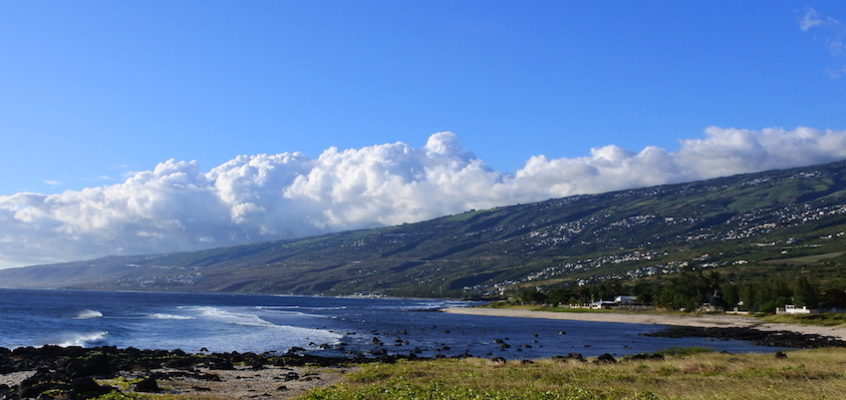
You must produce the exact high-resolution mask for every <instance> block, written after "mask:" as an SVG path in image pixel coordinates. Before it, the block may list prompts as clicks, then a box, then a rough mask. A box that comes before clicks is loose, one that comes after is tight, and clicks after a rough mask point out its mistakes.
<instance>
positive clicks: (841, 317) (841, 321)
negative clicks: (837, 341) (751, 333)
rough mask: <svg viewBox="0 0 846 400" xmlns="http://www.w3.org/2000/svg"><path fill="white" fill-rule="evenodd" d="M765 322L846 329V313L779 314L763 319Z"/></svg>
mask: <svg viewBox="0 0 846 400" xmlns="http://www.w3.org/2000/svg"><path fill="white" fill-rule="evenodd" d="M761 320H763V321H764V322H772V323H780V324H800V325H819V326H842V327H846V313H821V314H779V315H767V316H763V317H761Z"/></svg>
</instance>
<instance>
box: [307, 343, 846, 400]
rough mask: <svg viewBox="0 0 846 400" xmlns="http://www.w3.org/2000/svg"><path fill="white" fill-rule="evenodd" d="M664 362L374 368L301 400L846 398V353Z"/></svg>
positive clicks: (685, 356)
mask: <svg viewBox="0 0 846 400" xmlns="http://www.w3.org/2000/svg"><path fill="white" fill-rule="evenodd" d="M667 354H668V356H667V358H666V359H665V360H661V361H625V362H619V363H616V364H595V363H592V362H588V363H581V362H575V361H559V360H536V361H535V362H534V363H532V364H521V363H519V362H508V363H506V364H505V365H500V364H496V363H492V362H490V361H488V360H483V359H463V360H453V359H442V360H430V361H401V362H398V363H396V364H378V363H377V364H370V365H366V366H363V367H361V368H360V369H359V370H357V371H354V372H351V373H349V374H347V376H346V377H345V379H344V382H343V383H342V384H339V385H337V386H334V387H327V388H319V389H316V390H313V391H311V392H310V393H308V394H306V395H304V396H303V397H301V398H300V399H301V400H365V399H367V400H389V399H390V400H394V399H398V400H463V399H478V400H498V399H517V400H540V399H544V400H546V399H555V400H558V399H572V400H595V399H650V400H654V399H682V400H683V399H723V400H730V399H744V400H746V399H749V400H764V399H774V398H778V399H809V400H810V399H815V400H816V399H840V398H842V394H843V393H846V370H844V369H843V368H841V367H834V366H836V365H843V364H844V363H846V349H839V348H838V349H831V348H830V349H820V350H803V351H792V352H788V358H786V359H777V358H775V357H774V356H773V355H772V354H741V355H737V354H721V353H708V352H703V351H701V350H699V349H696V350H691V349H675V350H672V351H669V352H667Z"/></svg>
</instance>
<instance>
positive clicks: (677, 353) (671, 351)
mask: <svg viewBox="0 0 846 400" xmlns="http://www.w3.org/2000/svg"><path fill="white" fill-rule="evenodd" d="M713 351H714V350H713V349H709V348H706V347H668V348H666V349H664V350H661V351H659V352H658V353H660V354H662V355H664V356H673V357H684V356H692V355H694V354H701V353H711V352H713Z"/></svg>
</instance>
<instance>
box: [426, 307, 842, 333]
mask: <svg viewBox="0 0 846 400" xmlns="http://www.w3.org/2000/svg"><path fill="white" fill-rule="evenodd" d="M441 311H442V312H446V313H451V314H465V315H479V316H489V317H513V318H543V319H560V320H570V321H587V322H616V323H626V324H646V325H668V326H686V327H699V328H755V329H758V330H762V331H790V332H795V333H800V334H804V335H821V336H831V337H834V338H837V339H840V340H846V328H841V327H828V326H813V325H797V324H777V323H766V322H763V321H761V320H758V319H755V318H751V317H742V316H736V315H714V314H691V315H674V314H649V313H609V312H602V313H591V312H585V313H569V312H551V311H532V310H520V309H508V308H478V307H463V308H444V309H442V310H441Z"/></svg>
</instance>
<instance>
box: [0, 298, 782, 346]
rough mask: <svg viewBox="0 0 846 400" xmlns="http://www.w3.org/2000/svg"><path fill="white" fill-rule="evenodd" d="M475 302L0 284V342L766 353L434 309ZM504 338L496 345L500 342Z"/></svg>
mask: <svg viewBox="0 0 846 400" xmlns="http://www.w3.org/2000/svg"><path fill="white" fill-rule="evenodd" d="M475 304H477V303H472V302H463V301H453V300H433V299H384V298H380V299H374V298H346V297H315V296H273V295H241V294H198V293H149V292H100V291H68V290H18V289H0V347H7V348H15V347H21V346H41V345H44V344H56V345H60V346H85V347H93V346H103V345H114V346H119V347H130V346H131V347H136V348H142V349H177V348H178V349H182V350H184V351H187V352H197V351H199V350H200V349H201V348H206V349H208V350H209V351H213V352H228V351H238V352H247V351H251V352H285V351H287V350H288V349H290V348H291V347H295V346H296V347H301V348H304V349H306V350H307V351H308V352H311V353H314V354H318V355H320V354H325V355H332V356H338V355H356V354H364V355H368V354H373V352H378V350H379V349H385V350H387V352H388V353H389V354H392V353H397V354H409V353H411V352H415V353H416V354H417V355H418V356H423V357H434V356H436V355H438V354H442V355H445V356H453V355H459V354H470V355H473V356H478V357H494V356H495V357H504V358H507V359H524V358H541V357H552V356H555V355H561V354H567V353H571V352H576V353H582V354H584V355H585V356H596V355H599V354H602V353H611V354H613V355H615V356H622V355H626V354H633V353H640V352H655V351H659V350H662V349H665V348H668V347H676V346H681V347H689V346H699V347H708V348H712V349H714V350H716V351H728V352H732V353H738V352H772V351H776V350H779V349H778V348H773V347H761V346H757V345H755V344H754V343H749V342H743V341H737V340H729V341H723V340H713V339H708V338H680V339H673V338H658V337H647V336H642V335H641V334H643V333H647V332H654V331H656V330H659V329H661V327H660V326H655V325H639V324H621V323H596V322H581V321H563V320H545V319H527V318H505V317H484V316H472V315H457V314H447V313H441V312H436V310H437V309H439V308H443V307H466V306H472V305H475ZM503 343H504V344H506V345H503Z"/></svg>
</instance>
